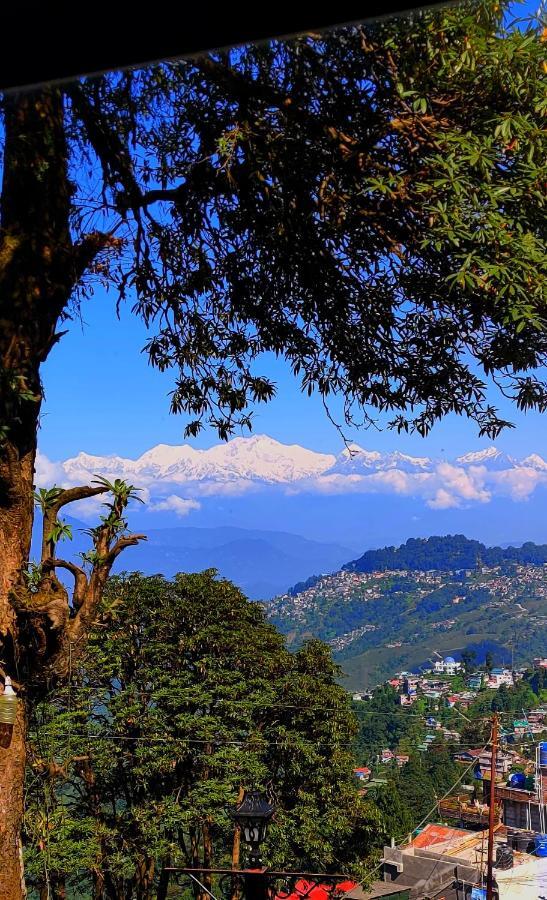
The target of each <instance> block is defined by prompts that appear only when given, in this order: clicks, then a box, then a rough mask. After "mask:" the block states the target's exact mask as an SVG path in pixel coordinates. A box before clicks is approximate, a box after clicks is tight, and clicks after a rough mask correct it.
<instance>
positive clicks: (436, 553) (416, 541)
mask: <svg viewBox="0 0 547 900" xmlns="http://www.w3.org/2000/svg"><path fill="white" fill-rule="evenodd" d="M504 563H518V564H521V565H533V566H541V565H543V564H544V563H547V544H534V543H532V542H531V541H527V542H526V543H525V544H523V545H522V546H521V547H514V546H509V547H486V546H485V545H484V544H481V543H480V541H473V540H470V539H469V538H466V537H465V536H464V535H463V534H447V535H445V536H443V537H436V536H435V537H429V538H409V540H408V541H407V542H406V544H402V545H401V546H400V547H382V549H380V550H367V551H366V553H363V555H362V556H360V557H359V559H354V560H353V561H352V562H349V563H346V565H345V566H343V569H344V570H346V571H348V572H385V571H402V570H406V571H411V572H420V571H421V572H427V571H430V572H431V571H434V572H450V571H454V570H457V569H475V568H476V567H477V566H479V565H484V566H489V567H490V566H499V565H503V564H504Z"/></svg>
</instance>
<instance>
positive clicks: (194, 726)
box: [25, 571, 383, 900]
mask: <svg viewBox="0 0 547 900" xmlns="http://www.w3.org/2000/svg"><path fill="white" fill-rule="evenodd" d="M337 675H338V670H337V668H336V666H334V665H333V663H332V661H331V658H330V654H329V652H328V650H327V649H326V648H325V646H324V645H322V644H320V643H319V642H317V641H315V642H311V643H309V644H307V645H305V646H304V647H302V648H301V649H300V650H299V652H298V653H296V654H295V655H292V654H290V653H289V652H288V651H287V650H286V648H285V647H284V644H283V639H282V638H281V636H280V635H279V634H278V633H277V632H276V631H275V629H274V628H273V627H272V626H271V625H269V624H267V623H266V621H265V619H264V615H263V613H262V611H261V608H260V607H259V605H258V604H256V603H251V602H249V601H247V600H246V599H245V598H244V597H243V596H242V594H241V593H240V592H239V591H238V590H237V588H235V587H234V586H233V585H232V584H231V583H229V582H226V581H221V580H217V579H216V577H215V573H214V572H212V571H208V572H203V573H201V574H197V575H178V576H176V578H175V579H174V581H172V582H169V581H166V580H165V579H163V578H162V577H160V576H153V577H143V576H140V575H138V574H135V575H127V576H122V577H116V578H113V579H111V581H110V582H109V584H108V586H107V590H106V592H105V597H104V600H103V604H102V607H101V617H100V620H99V622H98V623H97V626H96V627H95V628H94V629H93V631H92V632H91V635H90V641H89V644H88V648H87V652H86V654H85V656H84V657H82V658H81V660H79V662H78V664H77V666H76V667H75V668H74V670H73V671H72V673H71V678H70V681H69V683H68V684H67V686H66V687H65V688H63V689H61V690H58V691H57V692H56V693H55V694H54V695H52V696H49V697H48V698H46V699H45V700H44V701H43V702H42V703H41V704H39V705H38V706H37V707H36V709H35V713H34V718H33V721H32V728H31V754H30V768H31V774H30V778H29V788H28V790H29V796H28V808H27V813H26V817H25V838H26V843H27V874H28V877H29V880H30V881H31V883H32V884H33V885H34V886H35V887H36V889H37V890H42V892H44V891H46V890H50V891H51V894H50V895H49V896H53V897H57V896H59V897H60V896H61V895H62V891H63V890H65V889H66V888H68V889H70V890H72V891H74V892H75V894H76V895H77V896H78V897H81V898H84V897H88V896H89V897H91V895H92V896H93V897H94V898H97V900H98V898H103V897H104V898H109V900H125V898H127V897H129V896H131V897H133V896H138V897H140V898H141V900H146V898H149V897H152V896H153V897H156V896H158V897H160V896H162V897H163V896H164V894H163V893H162V891H164V889H165V879H162V875H161V872H162V866H163V865H166V864H173V865H175V864H179V865H186V866H197V865H202V866H206V867H207V866H209V867H210V866H217V867H218V866H224V865H227V866H230V865H231V863H232V861H233V862H235V863H236V864H237V862H238V861H239V853H240V850H239V836H238V835H237V836H236V838H234V828H233V822H232V820H231V819H230V816H229V812H228V810H229V807H230V806H231V805H232V806H233V805H235V803H236V801H237V799H238V797H241V792H242V789H244V788H246V787H250V786H255V787H257V788H259V789H262V790H263V791H265V792H266V793H268V794H269V796H270V797H271V798H272V799H273V800H274V802H275V803H276V805H277V812H276V817H275V823H274V824H273V826H272V827H271V830H270V838H269V841H268V843H267V845H266V847H265V859H266V860H267V861H268V863H270V864H273V865H277V866H283V865H285V866H288V867H289V868H291V867H292V868H294V869H297V870H298V869H302V868H303V869H306V868H307V869H310V870H311V871H316V870H320V871H321V870H328V869H329V868H334V869H336V870H337V871H339V870H340V867H342V868H349V869H351V868H353V869H354V870H355V871H357V872H358V871H360V866H361V865H362V864H363V862H364V861H365V860H366V857H367V852H370V849H371V848H372V847H373V846H374V844H375V842H377V841H378V839H380V840H381V836H382V834H383V831H382V824H381V820H380V816H379V814H378V812H377V810H376V809H375V807H374V806H373V805H372V804H370V803H369V802H367V801H365V800H363V799H360V798H359V796H358V794H357V785H356V784H355V782H354V779H353V772H352V769H353V765H354V759H353V755H352V752H351V742H352V740H353V736H354V732H355V723H354V719H353V717H352V714H351V710H350V707H349V703H348V700H347V694H346V692H345V691H344V690H343V689H342V688H341V687H339V685H338V684H337V682H336V678H337ZM241 862H243V860H241ZM156 892H158V893H156Z"/></svg>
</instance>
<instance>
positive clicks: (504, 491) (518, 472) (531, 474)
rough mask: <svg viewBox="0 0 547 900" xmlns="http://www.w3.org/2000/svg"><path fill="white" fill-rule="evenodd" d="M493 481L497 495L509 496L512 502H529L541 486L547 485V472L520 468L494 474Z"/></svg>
mask: <svg viewBox="0 0 547 900" xmlns="http://www.w3.org/2000/svg"><path fill="white" fill-rule="evenodd" d="M492 481H493V483H494V485H495V487H496V488H497V491H496V493H499V494H501V495H509V497H511V499H512V500H528V499H529V497H530V496H531V495H532V494H533V493H534V491H535V489H536V488H537V486H538V485H539V484H547V475H546V473H545V472H538V471H537V470H536V469H529V468H527V467H526V466H518V467H517V468H515V469H505V470H503V471H501V472H493V473H492Z"/></svg>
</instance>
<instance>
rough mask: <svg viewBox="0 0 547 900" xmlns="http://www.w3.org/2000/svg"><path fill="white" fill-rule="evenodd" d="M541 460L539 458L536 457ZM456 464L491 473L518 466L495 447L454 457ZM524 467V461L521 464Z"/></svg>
mask: <svg viewBox="0 0 547 900" xmlns="http://www.w3.org/2000/svg"><path fill="white" fill-rule="evenodd" d="M538 459H541V457H538ZM455 461H456V463H457V464H458V465H460V466H485V467H486V468H487V469H488V470H489V471H491V472H497V471H501V470H503V469H510V468H512V467H513V466H515V465H519V463H518V461H517V460H516V459H514V457H512V456H508V454H507V453H502V451H501V450H498V448H497V447H494V446H492V447H487V448H486V450H477V451H475V452H473V453H465V454H464V455H463V456H458V457H456V460H455ZM521 465H524V461H523V462H522V463H521Z"/></svg>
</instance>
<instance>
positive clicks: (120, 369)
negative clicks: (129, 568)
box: [40, 289, 547, 459]
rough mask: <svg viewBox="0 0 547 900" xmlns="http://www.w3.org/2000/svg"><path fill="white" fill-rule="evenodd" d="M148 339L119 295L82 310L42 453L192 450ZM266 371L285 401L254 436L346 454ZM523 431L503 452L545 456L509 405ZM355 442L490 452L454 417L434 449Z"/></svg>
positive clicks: (297, 397)
mask: <svg viewBox="0 0 547 900" xmlns="http://www.w3.org/2000/svg"><path fill="white" fill-rule="evenodd" d="M145 340H146V331H145V328H144V326H143V325H142V323H141V322H140V321H139V320H138V319H137V318H136V317H135V316H133V315H132V314H131V312H130V309H129V306H126V307H124V308H123V309H122V310H121V317H120V319H119V320H118V318H117V316H116V313H115V303H114V299H113V296H112V294H110V295H108V294H105V292H104V291H103V290H102V289H98V290H97V291H96V293H95V295H94V297H93V298H91V299H90V300H88V301H86V302H85V304H84V306H83V308H82V321H81V322H79V321H77V320H75V321H73V322H72V323H70V325H69V333H68V334H67V335H65V337H63V339H62V340H61V342H60V343H59V344H58V345H57V346H56V347H55V348H54V350H53V351H52V353H51V355H50V358H49V359H48V361H47V363H46V364H45V366H44V368H43V376H44V385H45V391H46V403H45V406H44V413H43V416H42V425H41V431H40V448H41V450H42V452H43V453H45V454H46V455H47V456H48V457H49V458H50V459H64V458H66V457H68V456H73V455H74V454H76V453H77V452H78V451H80V450H85V451H86V452H88V453H93V454H101V455H105V454H119V455H123V456H129V457H136V456H139V455H140V454H141V453H142V452H144V451H145V450H147V449H148V448H150V447H151V446H153V445H155V444H158V443H167V444H179V443H182V442H183V430H184V424H185V419H184V417H182V416H172V415H170V413H169V396H168V395H169V391H170V389H171V387H172V383H173V382H172V375H170V374H169V373H165V374H160V373H159V372H157V371H156V370H154V369H152V368H151V366H150V365H149V363H148V359H147V356H146V354H145V353H142V352H141V351H142V347H143V345H144V343H145ZM263 370H264V371H266V372H267V374H268V375H270V376H271V377H272V378H273V379H274V380H275V381H276V382H277V385H278V396H277V398H276V399H275V400H274V401H272V402H271V403H270V404H267V405H265V406H262V407H261V408H258V409H257V413H256V419H255V432H257V433H266V434H269V435H271V436H272V437H274V438H276V439H277V440H280V441H282V442H284V443H299V444H302V445H304V446H308V447H311V448H313V449H315V450H320V451H324V452H337V451H338V450H339V449H340V448H341V440H340V436H339V435H338V433H337V431H336V430H335V428H334V427H333V426H332V424H331V423H330V422H329V421H328V419H327V417H326V415H325V412H324V410H323V407H322V404H321V402H320V400H319V399H318V398H316V397H312V398H311V399H310V398H308V397H307V396H303V395H302V394H301V393H300V390H299V388H298V384H297V382H296V381H295V379H293V378H292V376H291V375H290V373H289V372H288V369H287V366H286V364H285V363H284V362H283V361H281V360H273V359H265V360H264V366H263ZM500 408H501V409H502V411H503V413H504V415H506V416H507V418H509V419H511V420H512V421H514V422H515V423H516V425H517V427H516V429H514V430H512V431H508V432H506V434H504V435H503V436H501V437H500V438H499V439H498V441H496V444H497V445H498V446H499V447H500V448H501V449H504V450H506V451H507V452H508V453H511V454H515V455H525V454H526V453H528V452H530V451H531V450H535V451H537V452H539V453H541V452H542V450H543V449H544V448H545V443H546V437H547V430H546V424H545V417H544V416H540V415H539V414H535V413H532V414H530V413H528V414H527V415H524V414H519V413H518V412H517V410H516V409H514V408H513V407H512V406H511V404H510V403H508V402H507V401H504V402H503V404H500ZM348 435H349V437H350V438H351V439H353V440H356V441H357V442H358V443H360V444H362V445H363V446H366V447H367V448H370V449H378V450H389V449H393V448H397V449H400V450H402V451H403V452H411V453H415V454H424V453H425V454H430V455H431V454H434V455H436V456H442V455H443V454H444V453H446V455H447V456H448V457H454V456H455V455H457V454H458V453H460V452H465V451H466V450H469V449H470V448H476V447H479V446H485V445H486V444H487V443H488V441H487V440H484V439H483V440H479V438H478V436H477V429H476V427H475V426H474V425H473V424H472V423H469V422H467V421H466V420H463V419H460V418H457V417H455V416H453V417H451V418H450V419H447V420H446V421H445V422H443V423H441V424H439V425H437V426H436V428H435V429H434V430H433V432H432V434H431V436H430V437H429V438H427V439H426V440H424V439H422V438H420V437H418V436H410V437H408V436H398V435H396V434H395V433H394V432H391V431H387V430H384V431H381V432H378V431H376V430H375V429H372V430H371V429H369V430H367V431H363V430H361V431H353V432H349V431H348ZM217 441H218V439H217V437H216V434H215V433H213V432H211V431H207V432H205V433H204V434H202V435H201V436H200V437H199V438H198V439H195V440H193V441H192V443H193V444H194V446H196V447H209V446H211V445H212V444H214V443H217Z"/></svg>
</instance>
